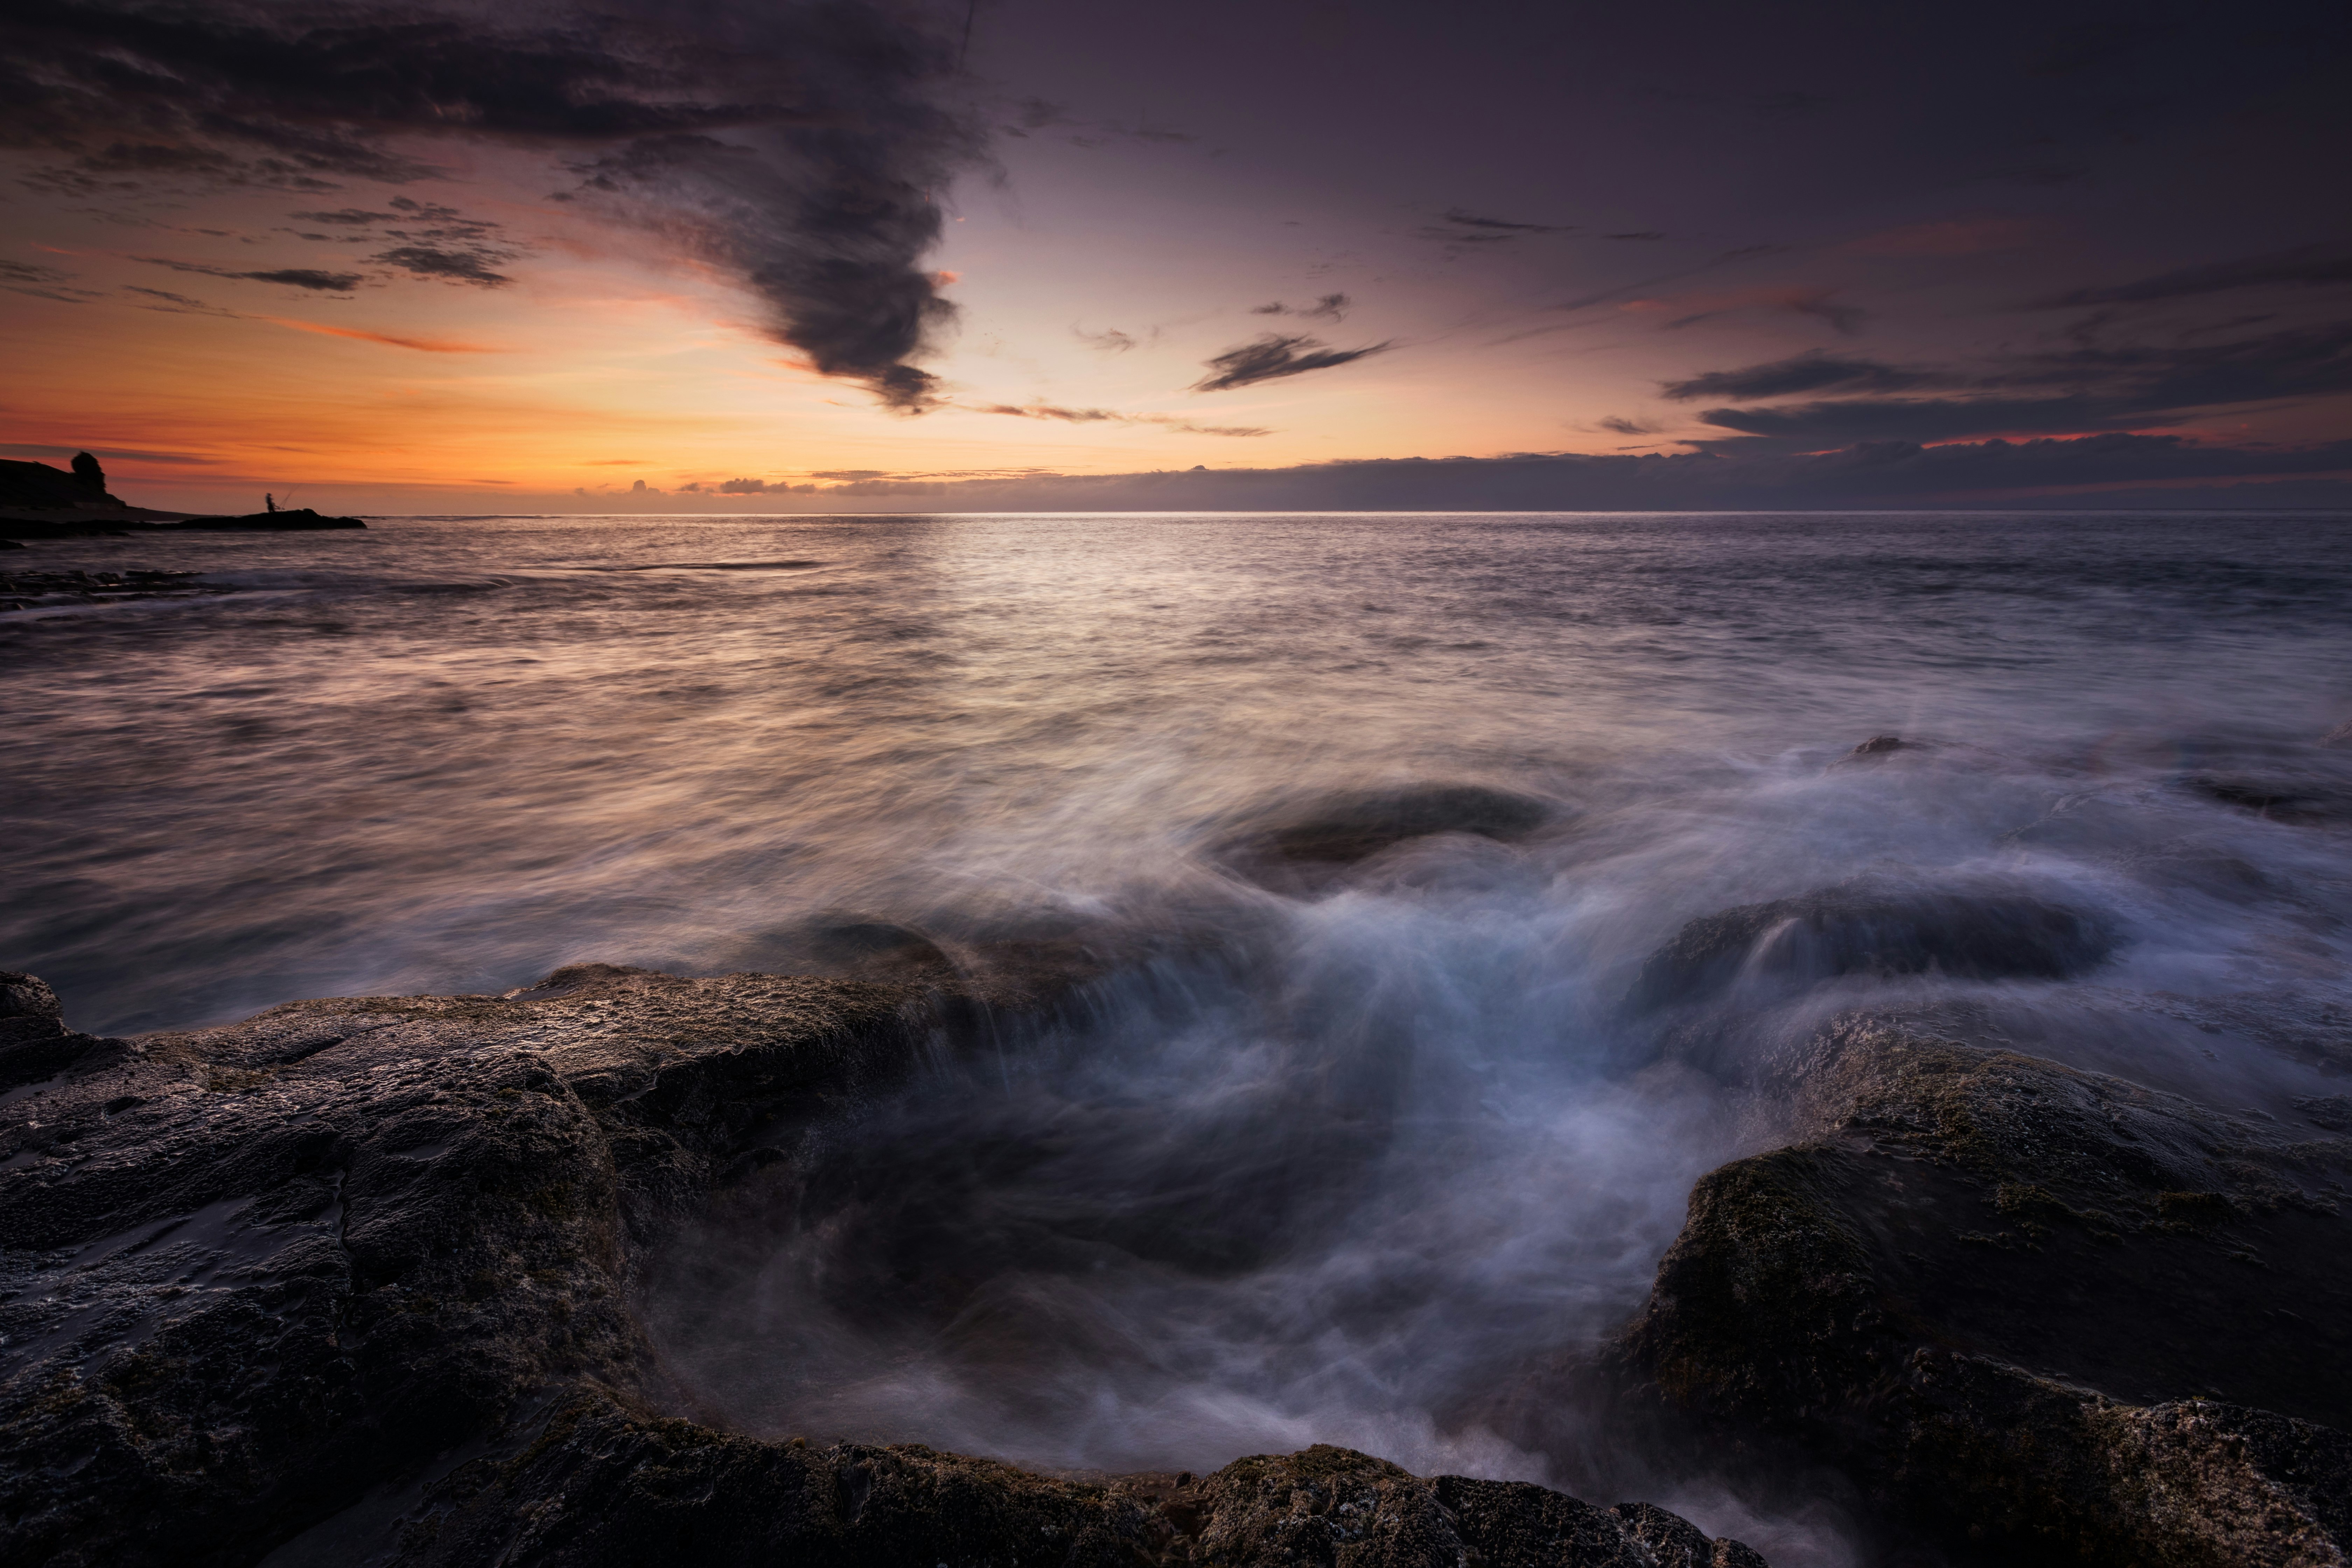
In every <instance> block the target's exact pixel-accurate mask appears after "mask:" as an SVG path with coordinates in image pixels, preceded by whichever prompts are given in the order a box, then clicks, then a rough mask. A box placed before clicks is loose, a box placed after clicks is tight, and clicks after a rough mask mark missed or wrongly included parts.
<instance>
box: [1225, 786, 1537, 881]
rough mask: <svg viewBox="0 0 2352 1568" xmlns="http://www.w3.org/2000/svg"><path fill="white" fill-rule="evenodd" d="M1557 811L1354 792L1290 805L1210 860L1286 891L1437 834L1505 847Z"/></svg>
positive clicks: (1408, 791) (1442, 794) (1449, 795)
mask: <svg viewBox="0 0 2352 1568" xmlns="http://www.w3.org/2000/svg"><path fill="white" fill-rule="evenodd" d="M1558 814H1559V810H1558V808H1557V807H1556V806H1554V805H1550V804H1549V803H1547V802H1545V801H1540V800H1538V799H1535V798H1534V797H1533V796H1530V795H1515V794H1513V793H1511V792H1510V791H1507V790H1498V789H1488V788H1486V787H1485V786H1484V785H1480V784H1427V785H1421V786H1416V787H1412V788H1403V789H1386V790H1361V791H1355V792H1350V793H1347V794H1341V795H1324V796H1321V797H1318V798H1317V799H1314V800H1311V801H1303V802H1296V803H1293V804H1292V805H1288V806H1287V807H1284V808H1280V809H1277V810H1276V811H1273V812H1270V813H1268V814H1267V815H1266V816H1265V817H1264V818H1262V819H1261V820H1259V821H1257V822H1255V823H1253V824H1251V825H1249V826H1246V827H1244V829H1242V830H1241V831H1239V832H1237V833H1234V834H1233V835H1231V836H1229V837H1227V838H1226V839H1225V840H1224V841H1223V843H1222V844H1220V845H1219V846H1218V847H1217V850H1216V854H1217V858H1219V859H1220V860H1221V861H1223V863H1224V864H1225V865H1227V866H1228V867H1229V868H1232V869H1234V871H1236V872H1237V873H1238V874H1240V875H1242V876H1244V877H1247V878H1249V879H1251V880H1253V881H1256V882H1259V883H1262V884H1264V885H1266V886H1273V887H1280V888H1285V889H1286V888H1287V887H1288V886H1289V885H1290V884H1292V883H1294V882H1297V881H1298V880H1299V879H1301V877H1302V875H1303V876H1304V877H1306V878H1307V879H1310V880H1312V879H1316V878H1317V877H1318V875H1322V876H1328V873H1329V872H1330V871H1331V870H1333V869H1335V868H1343V867H1348V866H1352V865H1355V864H1357V863H1358V862H1360V861H1362V860H1367V859H1370V858H1371V857H1372V856H1374V855H1377V854H1379V853H1380V852H1381V851H1382V850H1384V849H1388V848H1391V847H1394V846H1396V845H1399V844H1402V843H1404V842H1406V841H1407V840H1409V839H1414V838H1425V837H1431V836H1433V835H1435V834H1440V833H1460V834H1467V835H1471V836H1474V837H1480V838H1491V839H1494V840H1496V841H1498V842H1508V841H1510V840H1513V839H1517V838H1524V837H1528V835H1529V834H1532V833H1534V832H1535V831H1537V830H1538V828H1540V827H1542V826H1545V824H1547V823H1549V822H1550V821H1551V820H1552V819H1553V818H1554V817H1555V816H1557V815H1558Z"/></svg>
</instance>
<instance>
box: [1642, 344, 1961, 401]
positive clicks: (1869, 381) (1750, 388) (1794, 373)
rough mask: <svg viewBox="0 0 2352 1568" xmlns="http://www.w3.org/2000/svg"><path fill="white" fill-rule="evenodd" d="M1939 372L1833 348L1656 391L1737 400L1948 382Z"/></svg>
mask: <svg viewBox="0 0 2352 1568" xmlns="http://www.w3.org/2000/svg"><path fill="white" fill-rule="evenodd" d="M1951 381H1952V378H1951V377H1950V376H1949V375H1948V374H1944V373H1941V372H1937V371H1921V370H1905V369H1902V368H1900V367H1898V366H1895V365H1891V364H1880V363H1876V362H1874V361H1871V360H1858V359H1840V358H1837V357H1835V356H1833V355H1830V354H1822V353H1809V354H1799V355H1797V356H1796V357H1795V358H1794V359H1782V360H1774V361H1772V362H1771V363H1769V364H1751V365H1748V366H1747V367H1746V368H1744V369H1741V370H1711V371H1708V372H1707V373H1706V374H1704V375H1695V376H1692V377H1691V378H1689V379H1688V380H1687V381H1670V382H1667V383H1665V384H1664V385H1663V386H1662V387H1661V388H1660V389H1659V393H1658V395H1659V396H1661V397H1665V398H1669V399H1671V400H1673V401H1675V402H1677V403H1688V402H1691V401H1693V400H1695V399H1697V398H1703V397H1722V398H1728V399H1730V400H1731V401H1732V402H1735V403H1747V402H1752V401H1755V400H1757V399H1759V398H1766V397H1790V396H1794V395H1797V394H1799V393H1804V392H1822V391H1825V390H1828V389H1831V388H1835V389H1837V390H1838V391H1840V392H1903V391H1907V390H1909V389H1910V388H1912V387H1916V386H1924V385H1938V384H1940V385H1949V384H1951Z"/></svg>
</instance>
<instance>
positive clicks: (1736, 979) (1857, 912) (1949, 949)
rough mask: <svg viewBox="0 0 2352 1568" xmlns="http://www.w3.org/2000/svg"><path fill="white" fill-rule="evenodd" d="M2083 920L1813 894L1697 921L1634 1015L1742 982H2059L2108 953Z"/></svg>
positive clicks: (1663, 952)
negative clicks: (1925, 977)
mask: <svg viewBox="0 0 2352 1568" xmlns="http://www.w3.org/2000/svg"><path fill="white" fill-rule="evenodd" d="M2115 941H2116V938H2115V933H2114V931H2113V929H2112V927H2111V926H2110V925H2109V924H2108V922H2106V921H2105V920H2104V919H2102V918H2101V917H2100V916H2098V915H2096V914H2095V913H2092V912H2090V911H2088V910H2076V909H2070V908H2068V907H2066V906H2064V905H2061V904H2056V903H2052V902H2049V901H2047V900H2042V899H2037V898H2033V897H2031V896H2028V895H2026V894H2023V893H2018V892H2011V891H2006V890H2000V889H1992V890H1988V891H1984V892H1959V891H1949V890H1940V889H1906V888H1896V887H1877V886H1873V885H1871V884H1868V883H1861V884H1853V885H1847V886H1842V887H1833V888H1821V889H1815V890H1813V891H1811V892H1809V893H1801V894H1799V895H1797V896H1796V897H1794V898H1789V899H1775V900H1771V901H1769V902H1767V903H1760V904H1744V905H1741V906H1739V907H1738V908H1737V909H1729V910H1721V911H1719V912H1717V913H1715V914H1711V915H1702V916H1701V917H1699V918H1698V919H1697V920H1695V921H1690V922H1689V923H1688V924H1686V925H1685V926H1684V927H1683V928H1682V930H1681V931H1677V932H1675V936H1674V937H1673V939H1672V940H1671V941H1669V942H1667V943H1666V944H1665V945H1664V947H1662V948H1660V949H1658V950H1657V952H1654V953H1653V954H1651V955H1650V957H1649V959H1648V960H1647V961H1646V962H1645V963H1643V966H1642V972H1641V974H1640V976H1639V978H1638V979H1636V980H1635V982H1634V984H1633V995H1632V998H1631V1000H1632V1002H1633V1005H1634V1006H1636V1007H1640V1008H1653V1007H1663V1006H1667V1005H1673V1004H1675V1003H1681V1002H1696V1001H1705V1000H1707V999H1710V998H1713V997H1716V996H1719V995H1721V994H1724V993H1725V992H1727V991H1728V990H1730V989H1731V988H1732V987H1733V986H1735V985H1737V984H1742V983H1747V984H1759V985H1762V986H1764V987H1767V988H1770V989H1780V990H1790V989H1794V988H1797V987H1799V986H1801V985H1804V984H1809V983H1811V982H1813V981H1817V980H1825V979H1830V978H1832V977H1834V976H1837V975H1843V974H1867V975H1876V976H1886V975H1897V974H1927V973H1936V974H1941V975H1946V976H1948V977H1951V978H1954V979H1967V980H1998V979H2014V978H2028V979H2048V980H2055V979H2062V978H2064V977H2065V976H2068V975H2072V974H2078V973H2082V972H2084V970H2087V969H2090V968H2092V967H2093V966H2095V964H2097V963H2099V962H2100V961H2101V960H2103V959H2105V957H2106V956H2107V954H2108V953H2109V952H2111V951H2113V949H2114V946H2115Z"/></svg>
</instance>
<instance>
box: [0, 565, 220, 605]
mask: <svg viewBox="0 0 2352 1568" xmlns="http://www.w3.org/2000/svg"><path fill="white" fill-rule="evenodd" d="M228 592H230V590H229V589H226V588H222V587H217V586H214V585H211V584H206V583H205V582H204V581H203V579H202V578H200V577H198V576H197V574H195V573H194V572H147V571H130V572H5V573H0V610H37V609H47V608H50V607H52V606H55V605H77V604H83V605H100V604H111V603H113V602H115V601H116V600H118V599H162V598H190V597H194V596H195V595H204V594H226V593H228Z"/></svg>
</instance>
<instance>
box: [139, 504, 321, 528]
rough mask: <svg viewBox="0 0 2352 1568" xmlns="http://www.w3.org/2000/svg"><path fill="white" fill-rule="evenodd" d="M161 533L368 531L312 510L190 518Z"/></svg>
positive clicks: (162, 524)
mask: <svg viewBox="0 0 2352 1568" xmlns="http://www.w3.org/2000/svg"><path fill="white" fill-rule="evenodd" d="M149 526H151V527H152V528H155V529H158V530H171V529H185V530H189V531H196V532H212V533H220V532H236V533H284V532H299V531H306V530H311V529H322V528H365V527H366V526H367V524H366V523H364V522H362V521H360V520H359V519H358V518H355V517H321V516H320V514H319V513H318V512H316V511H314V510H311V509H310V508H309V507H299V508H296V509H295V510H290V511H252V512H247V513H245V514H244V515H243V516H241V517H191V518H184V519H182V520H181V521H178V522H158V523H152V524H150V525H149Z"/></svg>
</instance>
